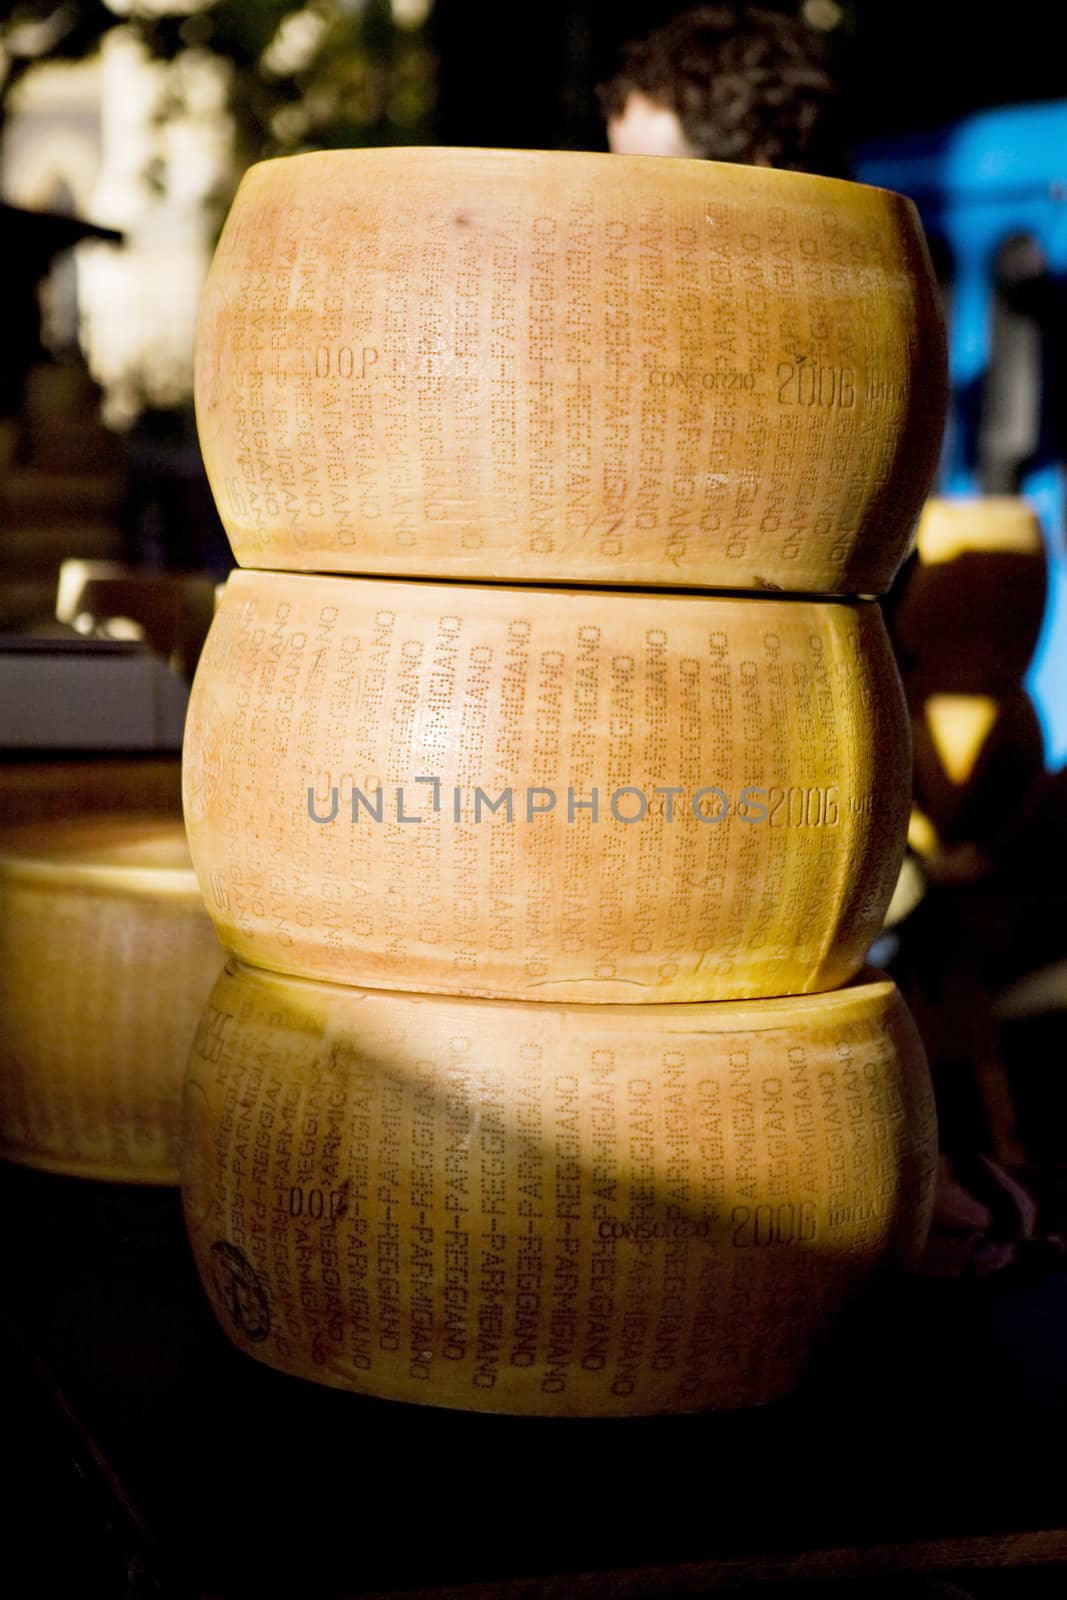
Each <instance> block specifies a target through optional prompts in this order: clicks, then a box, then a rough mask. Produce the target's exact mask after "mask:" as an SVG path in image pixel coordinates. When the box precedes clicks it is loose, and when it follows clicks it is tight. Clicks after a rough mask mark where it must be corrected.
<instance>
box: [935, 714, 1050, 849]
mask: <svg viewBox="0 0 1067 1600" xmlns="http://www.w3.org/2000/svg"><path fill="white" fill-rule="evenodd" d="M912 727H913V735H914V745H915V758H914V759H915V796H916V799H917V801H918V803H919V805H920V806H921V807H922V810H923V812H924V814H925V815H926V817H927V818H928V819H929V822H930V824H932V826H933V829H934V830H935V833H936V842H937V844H939V845H940V846H951V845H957V844H973V845H975V846H985V845H989V844H992V843H994V842H995V841H996V840H997V839H998V838H1000V837H1002V836H1004V835H1005V834H1006V833H1008V832H1010V830H1011V829H1012V828H1013V827H1014V826H1017V825H1018V824H1019V821H1020V819H1021V818H1023V817H1024V816H1025V814H1026V809H1027V807H1028V806H1029V805H1030V804H1031V803H1032V801H1033V799H1034V796H1035V794H1036V792H1037V790H1038V788H1039V787H1040V786H1041V784H1042V783H1043V781H1044V776H1045V765H1044V744H1043V741H1042V736H1041V725H1040V723H1039V722H1038V719H1037V713H1036V712H1035V710H1034V708H1033V705H1032V704H1031V702H1030V699H1029V696H1028V695H1026V694H1025V693H1024V692H1023V691H1022V690H1019V691H1018V692H1017V693H1015V694H1013V695H1002V696H999V697H996V698H994V697H992V696H990V695H963V694H936V695H929V696H928V697H927V698H926V699H925V700H923V701H921V702H920V703H919V704H918V705H917V706H916V708H915V712H914V715H913V722H912ZM931 853H935V852H931Z"/></svg>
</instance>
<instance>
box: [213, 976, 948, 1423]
mask: <svg viewBox="0 0 1067 1600" xmlns="http://www.w3.org/2000/svg"><path fill="white" fill-rule="evenodd" d="M935 1157H936V1138H935V1129H934V1120H933V1104H932V1097H931V1091H930V1084H929V1079H928V1075H927V1071H926V1064H925V1060H924V1058H923V1053H922V1048H921V1045H920V1043H919V1040H918V1036H917V1034H916V1032H915V1029H914V1026H913V1024H912V1023H911V1020H910V1018H909V1017H908V1015H907V1012H906V1010H905V1008H904V1006H903V1003H902V1002H901V1000H900V997H899V995H898V994H897V992H896V990H895V989H894V987H893V985H892V984H891V983H890V982H889V981H888V980H886V979H883V978H881V977H880V975H878V974H868V975H867V976H866V979H865V981H863V982H860V983H858V984H856V985H855V986H852V987H850V988H847V989H844V990H839V991H837V992H835V993H833V994H828V995H819V996H809V997H805V998H803V999H800V1000H772V1001H763V1002H748V1003H738V1004H725V1005H694V1006H689V1005H677V1006H652V1007H641V1008H634V1007H629V1006H626V1007H618V1006H607V1007H604V1006H555V1005H523V1004H517V1003H511V1002H506V1001H502V1002H484V1001H477V1000H456V999H442V998H439V997H438V998H428V997H426V996H421V995H407V994H390V993H386V992H382V991H378V992H375V991H370V990H361V989H350V988H342V987H339V986H332V985H325V984H317V983H307V982H302V981H300V980H297V979H287V978H282V977H278V976H274V975H271V974H267V973H262V972H255V971H253V970H251V969H249V968H245V967H242V966H240V965H239V964H236V963H231V964H230V966H229V967H228V968H227V970H226V972H225V973H224V974H223V975H222V976H221V977H220V979H219V981H218V983H217V985H216V987H215V990H214V992H213V994H212V995H211V998H210V1001H209V1003H208V1005H207V1007H206V1009H205V1011H204V1014H203V1017H202V1019H201V1025H200V1029H199V1032H198V1034H197V1038H196V1043H195V1046H194V1049H193V1053H192V1056H191V1059H190V1069H189V1078H188V1082H187V1087H186V1124H185V1146H184V1156H183V1163H184V1165H183V1189H184V1200H185V1208H186V1216H187V1221H188V1224H189V1229H190V1236H191V1239H192V1243H193V1250H194V1253H195V1256H196V1260H197V1266H198V1269H199V1271H200V1274H201V1277H202V1279H203V1281H204V1285H205V1288H206V1290H207V1292H208V1295H209V1296H210V1298H211V1301H212V1304H213V1306H214V1308H215V1312H216V1315H217V1316H218V1317H219V1319H220V1321H221V1323H222V1325H223V1327H224V1328H225V1330H226V1332H227V1333H228V1334H229V1336H230V1338H231V1339H233V1340H234V1342H235V1343H236V1344H238V1345H239V1346H240V1347H241V1348H242V1349H244V1350H246V1351H247V1352H248V1353H249V1354H251V1355H254V1356H256V1357H257V1358H258V1359H259V1360H261V1361H264V1362H266V1363H267V1364H268V1365H270V1366H273V1367H277V1368H280V1369H281V1370H282V1371H285V1372H290V1373H295V1374H297V1375H299V1376H301V1377H307V1378H311V1379H314V1380H315V1381H316V1382H319V1383H325V1384H331V1385H334V1386H337V1387H339V1388H346V1389H353V1390H357V1391H358V1392H360V1393H363V1394H371V1395H378V1396H381V1397H383V1398H388V1399H401V1400H411V1401H419V1402H422V1403H425V1404H433V1405H442V1406H454V1407H460V1408H463V1409H467V1410H485V1411H505V1412H508V1411H510V1412H524V1413H533V1414H544V1415H553V1416H612V1415H620V1416H621V1415H632V1414H641V1413H648V1412H658V1411H687V1410H695V1409H702V1408H707V1407H720V1406H740V1405H753V1404H758V1403H761V1402H764V1401H768V1400H771V1399H774V1398H776V1397H778V1396H780V1395H781V1394H783V1393H786V1392H788V1391H789V1390H790V1389H791V1388H793V1387H794V1386H795V1385H796V1383H797V1382H798V1381H799V1379H800V1378H801V1376H802V1374H803V1371H804V1368H805V1366H806V1364H807V1362H808V1360H809V1358H810V1355H811V1353H812V1351H813V1349H814V1348H815V1346H816V1345H817V1344H818V1342H819V1341H820V1339H821V1338H822V1337H823V1336H824V1334H825V1332H826V1331H827V1329H828V1327H829V1326H830V1325H831V1323H832V1321H833V1319H834V1318H835V1316H836V1315H837V1313H838V1311H839V1309H840V1307H841V1305H842V1303H843V1302H844V1301H845V1300H846V1299H847V1298H848V1297H849V1296H850V1295H851V1294H853V1293H854V1292H855V1291H856V1290H857V1289H858V1288H859V1287H860V1286H861V1285H862V1283H863V1282H864V1281H865V1280H866V1279H867V1278H868V1276H869V1275H870V1273H871V1272H872V1270H873V1269H874V1268H875V1266H876V1265H877V1264H879V1263H882V1262H887V1261H896V1262H897V1263H900V1264H907V1263H909V1262H910V1261H912V1260H913V1259H914V1257H915V1255H916V1253H917V1251H918V1250H919V1249H920V1248H921V1245H922V1242H923V1239H924V1237H925V1232H926V1228H927V1225H928V1220H929V1209H930V1205H931V1202H932V1180H933V1171H934V1162H935Z"/></svg>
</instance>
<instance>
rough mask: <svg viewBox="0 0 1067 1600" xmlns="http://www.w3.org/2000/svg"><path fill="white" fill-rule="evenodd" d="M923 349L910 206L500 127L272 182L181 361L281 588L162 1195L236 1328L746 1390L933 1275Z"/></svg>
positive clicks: (521, 1371) (396, 1368)
mask: <svg viewBox="0 0 1067 1600" xmlns="http://www.w3.org/2000/svg"><path fill="white" fill-rule="evenodd" d="M943 362H944V349H943V334H942V329H941V324H940V319H939V313H938V310H937V303H936V292H935V288H934V284H933V280H932V275H931V272H930V268H929V263H928V260H927V257H926V254H925V247H924V244H923V241H922V238H921V234H920V232H919V229H918V226H917V223H916V220H915V217H914V213H913V212H912V210H911V208H910V206H909V205H908V204H907V202H905V201H903V200H901V199H900V198H899V197H897V196H893V195H889V194H886V193H884V192H882V191H877V190H873V189H865V188H860V187H858V186H853V185H849V184H843V183H839V182H835V181H831V180H823V179H817V178H809V177H804V176H801V175H798V174H795V173H779V172H771V171H767V170H757V169H752V168H741V167H730V166H722V165H715V164H711V163H706V162H690V161H675V162H663V161H656V160H650V159H643V158H624V157H615V156H595V155H583V154H576V153H570V154H566V155H556V154H554V155H548V154H542V153H539V152H502V151H473V150H372V151H359V152H338V153H329V154H321V155H313V156H301V157H295V158H290V159H288V160H285V161H278V162H268V163H265V164H263V165H262V166H259V167H256V168H253V169H252V170H251V172H250V173H249V174H248V175H247V176H246V178H245V180H244V183H243V185H242V188H241V190H240V192H239V194H238V197H237V199H236V201H235V204H234V207H233V210H232V212H231V215H230V218H229V220H228V222H227V224H226V228H225V230H224V233H223V236H222V239H221V241H220V245H219V249H218V253H217V256H216V260H215V263H214V266H213V268H212V273H211V276H210V279H209V282H208V286H207V290H206V294H205V298H204V305H203V312H202V318H201V325H200V333H199V340H198V356H197V414H198V422H199V427H200V434H201V441H202V445H203V450H204V457H205V461H206V463H207V468H208V472H209V476H210V478H211V482H212V486H213V489H214V492H215V496H216V499H217V502H218V506H219V511H220V514H221V516H222V518H223V521H224V523H225V525H226V528H227V532H228V534H229V536H230V539H231V541H232V544H233V547H234V551H235V553H236V555H237V558H238V560H239V562H240V563H241V564H242V566H243V567H245V568H246V569H252V570H244V571H241V572H238V573H236V574H234V576H233V577H232V578H231V579H230V581H229V583H228V585H227V588H226V592H225V594H224V595H223V597H222V600H221V603H220V606H219V610H218V613H217V615H216V619H215V622H214V624H213V626H212V630H211V633H210V635H209V637H208V641H207V644H206V647H205V650H204V654H203V656H202V658H201V664H200V668H199V671H198V674H197V678H196V681H195V684H194V687H193V693H192V697H191V700H190V707H189V720H188V725H187V732H186V743H185V767H184V789H185V805H186V822H187V826H188V831H189V840H190V845H191V849H192V854H193V860H194V863H195V865H196V868H197V871H198V874H199V877H200V882H201V885H202V888H203V891H204V895H205V900H206V902H207V906H208V909H209V911H210V913H211V915H212V917H213V918H214V920H215V923H216V927H217V929H218V931H219V934H220V937H221V938H222V941H223V943H224V944H225V945H226V946H227V947H228V948H229V949H230V950H231V951H232V952H233V956H234V959H233V961H232V962H231V965H230V966H229V967H228V968H227V970H226V973H225V974H224V975H223V977H222V978H221V979H220V981H219V985H218V987H217V989H216V992H215V994H214V996H213V998H212V1001H211V1004H210V1006H209V1007H208V1008H207V1010H206V1011H205V1014H204V1017H203V1019H202V1026H201V1030H200V1034H199V1037H198V1042H197V1045H196V1048H195V1049H194V1051H193V1055H192V1064H191V1075H190V1081H189V1091H188V1103H187V1122H186V1145H185V1154H184V1174H185V1177H184V1187H185V1196H186V1210H187V1216H188V1220H189V1224H190V1231H191V1235H192V1239H193V1245H194V1250H195V1253H196V1256H197V1260H198V1263H199V1267H200V1271H201V1275H202V1278H203V1281H204V1284H205V1286H206V1288H207V1290H208V1293H209V1295H210V1296H211V1298H212V1301H213V1303H214V1305H215V1308H216V1310H217V1312H218V1314H219V1316H220V1318H221V1320H222V1322H223V1324H224V1325H225V1326H226V1327H227V1329H228V1331H229V1332H230V1334H231V1336H232V1337H233V1338H234V1339H235V1340H236V1341H237V1342H238V1343H239V1344H241V1345H242V1346H243V1347H244V1348H246V1349H248V1350H249V1351H250V1352H251V1353H253V1354H255V1355H257V1356H259V1357H260V1358H261V1359H262V1360H264V1361H266V1362H268V1363H270V1364H272V1365H275V1366H278V1367H281V1368H283V1369H284V1370H286V1371H289V1372H293V1373H299V1374H303V1375H305V1376H309V1377H312V1378H317V1379H319V1380H320V1381H323V1382H326V1383H332V1384H336V1385H340V1386H343V1387H347V1388H352V1389H356V1390H359V1391H362V1392H365V1393H369V1394H375V1395H381V1396H389V1397H397V1398H404V1399H410V1400H417V1401H423V1402H428V1403H433V1404H440V1405H451V1406H458V1407H467V1408H471V1409H486V1410H497V1411H515V1412H531V1413H546V1414H573V1415H612V1414H624V1413H630V1412H650V1411H665V1410H666V1411H669V1410H679V1409H692V1408H697V1407H710V1406H736V1405H743V1404H754V1403H757V1402H760V1401H764V1400H767V1399H770V1398H773V1397H774V1396H775V1395H778V1394H781V1393H783V1392H785V1391H786V1390H787V1389H788V1388H789V1387H791V1386H792V1385H793V1384H795V1382H796V1381H797V1379H798V1377H799V1374H800V1373H801V1371H802V1370H803V1366H804V1364H805V1361H806V1360H807V1359H808V1357H809V1355H810V1352H811V1350H812V1348H813V1346H814V1344H815V1343H816V1341H817V1339H818V1337H819V1336H820V1334H821V1333H822V1332H823V1331H824V1330H825V1328H826V1326H827V1325H828V1323H829V1322H830V1321H831V1320H832V1318H833V1316H834V1315H835V1313H836V1311H837V1308H838V1306H839V1304H840V1302H841V1300H842V1298H843V1296H844V1295H846V1294H847V1293H849V1292H851V1291H852V1290H853V1289H854V1288H855V1287H856V1286H857V1284H858V1283H859V1282H860V1281H862V1280H863V1279H864V1278H865V1277H867V1276H868V1275H869V1274H870V1272H871V1271H872V1270H873V1269H874V1267H875V1266H876V1264H877V1263H878V1262H879V1261H882V1260H886V1259H896V1260H908V1259H910V1258H911V1257H912V1256H913V1255H914V1253H915V1250H916V1249H917V1248H918V1246H919V1244H920V1243H921V1239H922V1236H923V1233H924V1230H925V1226H926V1221H927V1216H928V1210H929V1203H930V1197H931V1190H930V1183H931V1174H932V1171H933V1157H934V1151H933V1122H932V1112H931V1105H930V1096H929V1088H928V1084H927V1081H926V1077H925V1073H926V1068H925V1062H924V1060H923V1057H922V1052H921V1047H920V1046H919V1044H918V1041H917V1039H916V1036H915V1034H914V1030H913V1029H912V1027H911V1025H910V1023H909V1021H908V1019H907V1017H906V1014H905V1013H904V1011H903V1007H902V1004H901V1002H900V1000H899V998H898V997H897V995H896V993H895V991H894V990H893V988H892V985H891V984H889V983H887V982H886V981H885V980H882V979H880V978H879V977H878V976H877V975H867V976H866V977H861V976H859V974H860V971H861V968H862V964H863V959H864V955H865V952H866V950H867V948H868V946H869V944H870V942H871V940H872V939H873V937H874V936H875V934H876V933H877V931H878V928H879V926H880V924H881V921H882V917H883V914H884V911H885V908H886V905H887V903H888V900H889V897H890V894H891V892H892V888H893V885H894V883H895V881H896V877H897V871H898V867H899V863H900V857H901V854H902V851H903V844H904V834H905V831H906V820H907V812H908V798H909V796H908V789H909V771H910V758H909V742H908V725H907V713H906V708H905V705H904V701H903V696H902V693H901V689H900V683H899V677H898V675H897V671H896V667H895V663H894V661H893V658H892V653H891V650H890V648H889V644H888V639H887V636H886V634H885V630H884V627H883V623H882V619H881V615H880V612H879V610H878V607H877V605H876V603H875V602H874V601H873V600H871V599H861V598H857V596H861V595H866V596H870V595H875V594H878V593H880V592H882V591H884V590H885V589H886V588H887V587H888V586H889V584H890V583H891V582H892V579H893V576H894V574H895V572H896V570H897V567H898V566H899V564H900V562H901V560H902V559H903V556H904V554H905V552H906V549H907V546H908V542H909V538H910V535H911V531H912V525H913V523H914V520H915V517H916V516H917V514H918V511H919V508H920V506H921V504H922V500H923V497H924V494H925V492H926V489H927V487H928V483H929V478H930V475H931V472H932V470H933V466H934V463H935V459H936V453H937V445H938V437H939V432H940V425H941V417H942V411H943V405H944V373H943ZM827 991H833V992H827ZM788 997H794V998H788ZM796 997H802V998H796Z"/></svg>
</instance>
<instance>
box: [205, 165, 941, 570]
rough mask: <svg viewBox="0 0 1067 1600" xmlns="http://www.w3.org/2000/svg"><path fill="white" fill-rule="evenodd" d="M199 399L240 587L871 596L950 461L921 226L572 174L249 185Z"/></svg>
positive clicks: (652, 179) (859, 197) (769, 191)
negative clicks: (379, 585) (534, 587)
mask: <svg viewBox="0 0 1067 1600" xmlns="http://www.w3.org/2000/svg"><path fill="white" fill-rule="evenodd" d="M196 402H197V419H198V424H199V430H200V440H201V445H202V448H203V454H204V459H205V463H206V466H207V471H208V476H209V478H210V480H211V485H212V488H213V491H214V494H215V498H216V501H217V504H218V507H219V512H220V515H221V517H222V519H223V522H224V524H225V526H226V530H227V533H228V534H229V537H230V540H231V543H232V545H233V548H234V553H235V554H236V556H237V559H238V561H239V562H240V563H241V564H242V565H245V566H254V567H264V568H275V569H277V568H295V569H299V570H303V571H320V572H352V573H365V574H383V575H390V576H392V575H400V576H428V577H449V578H461V579H467V580H477V579H489V578H492V579H502V580H505V581H511V582H534V583H536V582H545V581H561V582H567V583H587V584H594V585H596V584H599V585H606V584H627V585H638V586H641V585H645V586H667V587H675V588H681V587H697V588H738V589H756V590H759V589H781V590H789V591H793V592H817V593H838V594H840V593H853V594H856V593H860V594H878V593H882V592H884V591H885V590H886V589H887V588H888V587H889V585H890V583H891V582H892V579H893V577H894V575H895V573H896V571H897V568H898V567H899V565H900V563H901V561H902V560H903V557H904V554H905V552H906V548H907V544H908V540H909V536H910V534H911V532H912V529H913V527H914V524H915V520H916V518H917V516H918V514H919V510H920V508H921V505H922V502H923V498H924V496H925V494H926V491H927V489H928V487H929V484H930V480H931V477H932V474H933V471H934V467H935V464H936V460H937V452H938V446H939V441H940V435H941V427H942V422H943V416H944V406H945V372H944V334H943V329H942V324H941V315H940V310H939V306H938V300H937V293H936V287H935V283H934V278H933V274H932V271H931V268H930V263H929V259H928V256H927V252H926V247H925V244H924V241H923V238H922V233H921V229H920V227H919V225H918V221H917V218H916V215H915V212H914V210H913V208H912V206H911V204H910V202H908V201H906V200H904V199H902V198H901V197H900V196H898V195H893V194H889V193H886V192H885V191H882V190H877V189H872V188H868V187H864V186H860V185H854V184H847V183H842V182H839V181H837V180H832V179H825V178H818V177H811V176H807V175H802V174H798V173H793V172H776V171H770V170H767V169H760V168H755V167H744V166H734V165H722V164H717V163H713V162H706V161H686V160H675V161H671V162H670V163H666V162H663V161H655V160H648V159H644V158H641V157H626V156H614V155H612V156H608V155H603V154H587V153H581V152H574V151H569V152H553V153H545V152H538V151H500V150H459V149H442V148H435V149H403V150H358V151H355V150H349V151H331V152H322V153H316V154H310V155H302V156H296V157H290V158H288V159H285V160H278V161H269V162H264V163H261V164H260V165H258V166H255V167H253V168H252V169H251V170H250V171H249V172H248V173H247V174H246V176H245V178H244V181H243V183H242V185H241V188H240V190H239V192H238V195H237V198H236V200H235V202H234V205H233V207H232V210H231V213H230V216H229V219H228V221H227V224H226V227H225V230H224V232H223V235H222V238H221V240H220V243H219V247H218V251H217V254H216V257H215V261H214V264H213V267H212V270H211V274H210V278H209V281H208V284H207V289H206V292H205V295H204V299H203V306H202V313H201V318H200V325H199V334H198V348H197V361H196Z"/></svg>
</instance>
